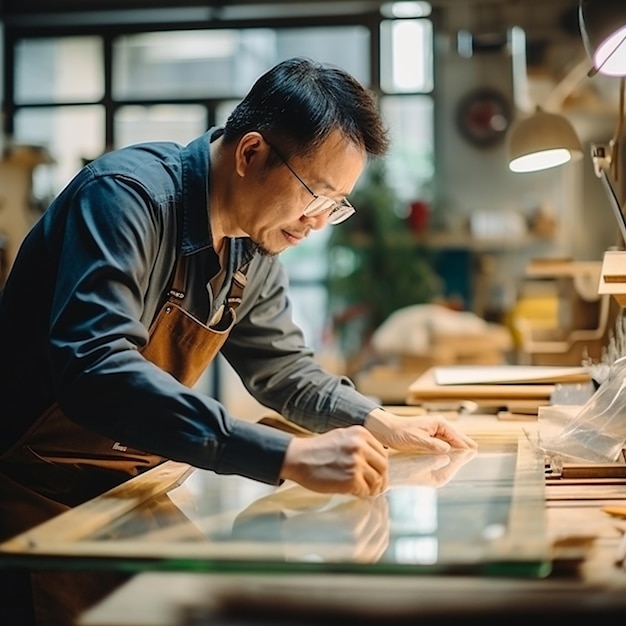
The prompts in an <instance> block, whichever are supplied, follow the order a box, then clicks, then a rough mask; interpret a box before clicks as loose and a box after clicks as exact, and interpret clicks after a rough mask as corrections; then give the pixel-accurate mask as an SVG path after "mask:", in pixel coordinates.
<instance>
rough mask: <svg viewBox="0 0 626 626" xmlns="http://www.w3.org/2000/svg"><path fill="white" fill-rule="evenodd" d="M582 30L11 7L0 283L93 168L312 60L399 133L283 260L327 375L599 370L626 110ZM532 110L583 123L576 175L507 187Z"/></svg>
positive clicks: (483, 18) (227, 387)
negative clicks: (596, 67) (594, 62)
mask: <svg viewBox="0 0 626 626" xmlns="http://www.w3.org/2000/svg"><path fill="white" fill-rule="evenodd" d="M577 12H578V2H577V0H523V1H522V0H430V1H429V2H410V1H398V2H378V1H359V0H342V1H326V2H323V1H322V2H305V1H299V2H279V1H275V2H260V1H252V0H243V1H241V2H239V1H230V2H216V1H211V0H206V1H204V2H197V1H191V0H178V1H177V2H166V1H164V0H156V1H155V0H152V1H151V2H147V1H143V0H19V1H17V0H4V2H3V3H2V5H0V42H1V46H0V68H1V69H0V72H1V78H2V80H1V83H0V97H1V100H2V133H1V135H0V144H1V147H2V155H3V156H2V160H1V161H0V254H1V256H0V284H1V281H2V280H4V278H5V277H6V273H7V272H8V271H9V269H10V265H11V262H12V259H13V257H14V255H15V253H16V251H17V248H18V247H19V244H20V242H21V239H22V238H23V236H24V235H25V233H26V231H27V230H28V228H29V227H30V225H32V223H33V222H34V221H35V220H36V219H37V217H38V216H39V215H41V213H42V212H43V211H45V209H46V207H47V205H48V203H49V202H50V200H51V199H52V198H53V197H54V195H55V194H56V193H57V192H58V191H59V190H60V189H61V188H62V187H63V186H64V185H65V184H66V183H67V181H68V180H69V179H70V178H71V177H72V175H73V174H74V173H75V172H76V171H77V170H78V169H79V168H80V167H81V166H82V165H83V164H84V163H86V162H88V161H90V160H91V159H94V158H96V157H97V156H98V155H100V154H102V153H103V152H106V151H108V150H110V149H113V148H119V147H121V146H124V145H128V144H131V143H135V142H138V141H144V140H155V139H158V140H161V139H167V140H174V141H177V142H181V143H186V142H187V141H189V140H190V139H192V138H194V137H196V136H197V135H199V134H201V133H202V132H204V131H205V130H206V129H207V128H208V127H210V126H212V125H214V124H221V123H223V122H224V121H225V119H226V117H227V116H228V114H229V112H230V111H231V110H232V108H233V107H234V105H235V104H236V103H237V102H238V101H239V99H240V98H241V97H242V96H243V95H244V94H245V93H246V92H247V90H248V88H249V87H250V86H251V84H252V83H253V81H254V80H255V79H256V78H257V77H258V76H259V75H260V74H261V73H263V72H264V71H265V70H267V69H268V68H269V67H271V66H272V65H274V64H275V63H277V62H279V61H281V60H283V59H285V58H288V57H292V56H308V57H311V58H314V59H316V60H319V61H324V62H330V63H333V64H336V65H339V66H341V67H343V68H344V69H346V70H348V71H349V72H351V73H352V74H354V75H355V76H356V77H357V78H358V79H359V80H360V81H361V82H362V83H363V84H364V85H366V86H367V87H368V88H370V89H371V90H373V91H374V92H375V94H376V95H377V97H378V101H379V104H380V109H381V112H382V114H383V116H384V118H385V121H386V123H387V124H388V126H389V128H390V130H391V136H392V147H391V151H390V154H389V157H388V158H387V159H386V160H385V161H384V162H383V163H374V164H372V165H371V166H370V167H368V169H367V171H366V172H365V173H364V175H363V177H362V179H361V180H360V182H359V185H358V187H357V189H356V190H355V192H354V195H353V197H352V198H351V200H352V202H353V204H355V206H356V207H357V214H356V215H355V216H354V217H353V218H352V219H351V220H350V221H348V222H346V223H345V224H342V225H341V226H340V227H338V228H328V229H325V230H324V231H322V232H319V233H316V234H315V236H312V237H310V238H309V240H307V242H306V243H305V244H303V245H301V246H298V247H297V248H294V249H292V250H289V251H288V252H287V253H285V254H284V255H283V259H284V262H285V264H286V265H287V267H288V269H289V273H290V277H291V285H292V290H291V293H292V298H293V303H294V311H295V316H296V320H297V321H298V322H299V323H300V324H301V325H302V327H303V329H304V332H305V335H306V338H307V340H308V342H309V343H310V344H311V345H312V346H313V347H314V348H315V349H316V350H317V351H318V354H319V357H320V359H322V360H323V362H324V364H325V365H326V366H327V367H329V368H330V369H332V370H334V371H337V372H341V373H346V374H348V375H350V376H351V377H352V378H353V379H354V380H355V381H356V382H357V386H359V387H360V388H361V390H363V391H364V392H365V393H368V394H370V395H374V396H376V397H379V398H381V399H382V400H383V401H401V400H402V396H403V393H404V390H405V389H406V386H407V384H408V383H410V381H411V380H413V379H414V378H415V377H416V376H419V375H420V373H421V372H423V371H425V369H427V368H428V367H431V366H432V365H436V364H439V363H543V364H547V363H549V364H552V363H554V364H574V365H576V364H580V363H581V361H583V360H584V359H588V358H592V359H594V358H595V359H599V358H601V356H602V353H603V350H604V349H605V348H606V345H607V342H608V341H609V340H610V336H611V333H612V332H613V329H614V327H615V326H614V324H615V320H616V319H617V317H618V314H617V312H616V311H615V310H614V306H613V303H612V301H611V300H610V299H609V297H608V296H604V297H601V296H599V295H598V293H597V284H598V277H599V271H600V264H601V261H602V257H603V254H604V252H605V250H607V249H609V248H611V247H613V246H618V247H623V245H624V241H623V240H622V239H621V236H620V235H619V232H618V230H617V228H616V222H615V218H614V216H613V214H612V211H611V208H610V206H609V201H608V198H607V195H606V194H605V193H604V190H603V189H602V186H601V182H600V180H599V179H598V177H597V176H596V174H595V173H594V166H593V163H592V160H591V156H590V146H591V144H592V143H608V142H609V141H610V140H611V138H614V137H615V136H616V135H615V133H616V126H618V123H619V120H620V108H621V107H622V104H621V100H620V82H619V81H618V80H616V79H614V78H609V77H606V76H602V75H597V76H594V77H593V78H589V77H588V76H587V70H588V69H589V68H590V67H591V61H590V60H589V59H588V57H587V55H586V53H585V50H584V47H583V42H582V39H581V35H580V31H579V25H578V16H577ZM537 107H541V108H543V109H545V110H548V111H553V112H555V113H558V114H559V115H562V116H565V117H566V118H567V120H568V121H569V122H571V124H572V126H573V127H574V129H575V131H576V134H577V135H578V137H579V138H580V141H581V144H582V147H583V158H582V159H579V160H577V161H574V162H571V163H569V164H567V165H566V166H564V167H561V168H555V169H550V170H546V171H543V172H537V173H526V174H515V173H512V172H511V171H510V170H509V167H508V156H507V140H508V135H509V133H510V129H511V127H512V125H513V124H514V123H515V122H516V121H517V120H519V119H521V118H524V117H525V116H528V115H530V114H531V113H532V112H533V111H535V110H536V109H537ZM618 139H621V137H618ZM618 174H619V172H618ZM622 178H623V177H620V176H617V189H618V191H619V192H620V194H621V192H622V190H623V189H622V187H623V183H622ZM28 288H29V289H36V288H37V286H36V285H29V286H28ZM201 384H202V385H204V386H206V388H207V391H209V392H211V393H215V394H217V395H218V396H219V397H220V398H221V399H222V400H223V401H224V402H225V403H226V404H227V405H228V406H229V408H230V409H231V410H232V411H233V412H239V413H240V414H241V415H242V416H243V415H244V414H245V415H246V416H251V417H254V416H255V415H254V414H255V413H256V412H257V411H259V410H261V409H260V408H259V407H255V406H254V403H251V401H250V399H249V398H247V395H246V393H245V391H244V390H243V389H242V388H241V386H240V384H239V382H238V380H237V378H236V376H234V374H233V373H232V372H230V370H229V369H228V366H227V364H226V363H224V362H219V363H218V365H217V366H215V367H213V368H212V370H211V371H210V372H208V373H207V376H206V378H205V379H204V380H203V381H202V382H201Z"/></svg>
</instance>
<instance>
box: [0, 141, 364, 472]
mask: <svg viewBox="0 0 626 626" xmlns="http://www.w3.org/2000/svg"><path fill="white" fill-rule="evenodd" d="M214 130H215V129H212V130H210V131H208V132H207V133H206V134H204V135H202V136H201V137H199V138H197V139H195V140H193V141H192V142H190V143H189V144H188V145H187V146H181V145H179V144H176V143H173V142H152V143H144V144H140V145H134V146H130V147H127V148H123V149H121V150H117V151H114V152H111V153H108V154H105V155H103V156H101V157H100V158H98V159H96V160H95V161H93V162H92V163H90V164H89V165H87V166H85V167H84V168H83V169H82V170H81V171H80V172H79V173H78V174H77V175H76V176H75V178H74V179H73V180H72V181H71V182H70V183H69V184H68V185H67V187H66V188H65V189H64V190H63V191H62V192H61V193H60V194H59V195H58V196H57V198H56V199H55V200H54V201H53V202H52V204H51V205H50V207H49V208H48V209H47V210H46V212H45V213H44V214H43V215H42V217H41V218H40V219H39V221H38V222H37V223H36V224H35V225H34V227H33V228H32V230H31V231H30V233H29V234H28V235H27V237H26V238H25V240H24V242H23V245H22V250H21V252H20V253H19V254H18V256H17V258H16V260H15V263H14V265H13V267H12V271H11V274H10V276H9V278H8V280H7V282H6V285H5V288H4V290H3V291H2V292H1V293H0V363H1V365H0V394H1V400H0V407H1V408H0V411H1V415H2V427H1V429H0V450H5V449H7V448H9V447H10V446H11V444H12V443H14V442H15V441H16V440H17V439H18V437H20V436H21V435H22V434H23V433H24V432H25V431H26V430H27V429H28V427H29V426H30V425H31V424H32V423H33V422H34V421H35V419H36V418H37V417H38V416H39V415H40V414H41V413H42V412H43V411H44V410H45V409H46V408H47V407H48V406H49V405H50V404H51V403H53V402H54V401H57V402H58V403H59V405H60V406H61V408H62V409H63V411H64V413H65V414H66V415H67V416H68V417H69V418H70V419H73V420H75V421H76V422H79V423H80V424H82V425H84V426H87V427H88V428H92V429H93V430H95V431H98V432H99V433H101V434H103V435H105V436H107V437H109V438H111V439H114V440H115V441H120V442H123V443H124V444H126V445H128V446H132V447H134V448H139V449H142V450H145V451H147V452H152V453H155V454H158V455H161V456H163V457H166V458H170V459H174V460H178V461H183V462H187V463H190V464H192V465H194V466H196V467H201V468H207V469H212V470H214V471H215V472H218V473H224V474H229V473H236V474H241V475H244V476H248V477H251V478H254V479H256V480H260V481H263V482H268V483H276V482H277V481H278V475H279V471H280V467H281V465H282V461H283V457H284V453H285V449H286V447H287V445H288V443H289V441H290V438H291V436H290V435H287V434H286V433H283V432H280V431H277V430H274V429H272V428H269V427H266V426H262V425H259V424H254V423H251V422H249V421H246V420H243V419H237V418H235V417H232V416H230V415H229V414H228V412H227V410H226V409H225V407H224V406H223V405H222V404H220V403H219V402H218V401H216V400H215V399H214V398H211V397H209V396H208V395H207V394H206V393H203V392H201V391H199V390H197V389H190V388H188V387H185V386H184V385H182V384H180V383H179V382H178V381H177V380H175V379H174V378H173V377H172V376H170V375H169V374H167V373H166V372H164V371H162V370H160V369H159V368H157V367H156V366H155V365H153V364H152V363H150V362H149V361H147V360H146V359H145V358H144V357H143V356H142V355H141V353H140V352H139V350H140V349H141V348H142V347H143V346H144V345H145V344H146V342H147V340H148V327H149V325H150V323H151V321H152V319H153V318H154V316H155V314H156V313H157V312H158V309H159V307H160V305H161V303H162V302H163V297H164V294H165V293H166V292H167V289H168V287H169V280H170V278H171V273H172V270H173V267H174V262H175V259H176V253H177V247H178V241H179V233H180V241H181V249H182V253H183V254H185V255H186V256H187V257H188V282H187V295H186V297H185V300H184V306H185V307H186V308H187V309H188V310H189V311H190V312H191V313H192V314H193V315H195V316H196V317H197V318H198V319H200V320H202V321H205V322H206V321H207V320H209V319H210V317H211V316H212V313H213V312H214V311H215V310H216V309H217V308H218V307H219V305H220V304H221V302H222V301H223V298H224V295H225V294H224V291H225V290H226V287H227V285H228V283H229V282H230V281H229V278H230V276H231V275H232V273H233V271H234V270H235V269H237V268H238V267H240V266H241V265H243V264H244V263H245V262H247V261H248V260H250V259H252V260H251V264H250V269H249V271H248V285H247V287H246V289H245V292H244V296H243V301H242V303H241V305H240V307H239V310H238V312H237V323H236V325H235V327H234V328H233V330H232V332H231V334H230V337H229V339H228V341H227V342H226V344H225V346H224V347H223V348H222V354H223V355H224V356H225V357H226V359H227V360H228V361H229V363H230V364H231V365H232V366H233V368H234V369H235V371H236V372H237V373H238V374H239V375H240V376H241V378H242V380H243V382H244V384H245V386H246V388H247V389H248V390H249V391H250V392H251V394H252V395H253V396H254V397H255V398H256V399H257V400H258V401H259V402H260V403H261V404H263V405H265V406H267V407H269V408H271V409H274V410H276V411H278V412H279V413H281V414H282V415H283V416H284V417H286V418H288V419H291V420H293V421H294V422H296V423H299V424H301V425H304V426H306V427H308V428H310V429H311V430H314V431H317V432H323V431H326V430H329V429H331V428H333V427H338V426H346V425H349V424H354V423H363V421H364V420H365V417H366V416H367V414H368V413H369V412H370V411H371V410H372V409H373V408H374V407H375V406H376V405H375V404H374V403H373V402H371V401H370V400H368V399H366V398H364V397H363V396H362V395H360V394H359V393H357V391H356V390H355V389H354V387H353V385H352V383H351V382H350V381H349V380H347V379H346V378H344V377H338V376H333V375H330V374H328V373H326V372H324V371H323V370H322V369H321V368H320V367H319V366H318V365H317V364H316V363H315V361H314V359H313V355H312V353H311V351H310V350H309V349H308V348H307V347H306V346H305V345H304V340H303V337H302V334H301V332H300V330H299V329H298V328H297V327H296V326H295V325H294V323H293V322H292V318H291V308H290V303H289V300H288V297H287V277H286V274H285V271H284V268H283V267H282V264H281V263H280V261H279V260H278V259H277V258H276V257H273V258H271V257H266V256H261V255H258V254H255V253H254V252H253V247H252V246H251V245H250V242H249V240H248V239H247V238H239V239H233V240H231V242H230V259H229V265H228V268H227V279H226V281H225V285H226V286H225V288H224V290H222V292H221V293H218V294H215V295H214V294H213V293H212V291H211V288H210V286H209V281H210V279H211V278H212V277H213V276H214V275H215V274H216V273H217V271H218V269H219V261H218V258H217V255H216V253H215V251H214V250H213V247H212V238H211V232H210V224H209V212H210V189H209V167H210V165H209V159H210V154H209V144H210V138H211V135H212V133H213V132H214Z"/></svg>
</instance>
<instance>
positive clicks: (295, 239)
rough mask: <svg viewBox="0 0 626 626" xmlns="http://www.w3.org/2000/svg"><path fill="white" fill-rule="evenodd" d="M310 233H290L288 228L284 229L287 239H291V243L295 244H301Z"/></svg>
mask: <svg viewBox="0 0 626 626" xmlns="http://www.w3.org/2000/svg"><path fill="white" fill-rule="evenodd" d="M307 234H308V233H290V232H288V231H286V230H283V235H284V236H285V239H287V241H289V243H290V245H292V246H295V245H297V244H299V243H300V242H301V241H302V240H303V239H305V238H306V236H307Z"/></svg>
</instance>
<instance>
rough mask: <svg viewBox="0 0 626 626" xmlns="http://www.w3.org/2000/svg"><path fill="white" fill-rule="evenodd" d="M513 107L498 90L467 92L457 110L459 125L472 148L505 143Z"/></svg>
mask: <svg viewBox="0 0 626 626" xmlns="http://www.w3.org/2000/svg"><path fill="white" fill-rule="evenodd" d="M511 117H512V116H511V107H510V105H509V102H508V100H507V98H506V97H505V96H504V95H503V94H502V93H501V92H499V91H497V90H495V89H491V88H489V87H482V88H480V89H476V90H474V91H471V92H470V93H468V94H467V95H466V96H465V97H464V98H463V99H462V100H461V101H460V102H459V105H458V107H457V125H458V127H459V131H460V132H461V134H462V135H463V136H464V137H465V138H466V139H467V140H468V141H469V142H470V143H471V144H473V145H475V146H478V147H480V148H486V147H490V146H493V145H495V144H496V143H498V142H499V141H500V140H502V139H503V138H504V136H505V134H506V131H507V130H508V128H509V126H510V124H511V121H512V120H511Z"/></svg>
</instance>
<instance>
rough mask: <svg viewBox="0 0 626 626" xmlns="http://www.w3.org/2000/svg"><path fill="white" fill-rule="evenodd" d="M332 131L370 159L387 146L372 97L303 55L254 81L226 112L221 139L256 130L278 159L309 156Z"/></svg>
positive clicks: (339, 71)
mask: <svg viewBox="0 0 626 626" xmlns="http://www.w3.org/2000/svg"><path fill="white" fill-rule="evenodd" d="M333 130H339V131H340V132H341V133H342V134H343V135H344V136H345V137H346V138H347V139H348V140H350V141H352V142H354V143H355V144H356V145H358V146H362V147H363V148H364V149H365V152H366V153H367V154H368V155H370V156H383V155H384V154H385V153H386V152H387V150H388V148H389V138H388V131H387V129H386V128H385V127H384V124H383V121H382V119H381V116H380V113H379V111H378V107H377V104H376V100H375V98H374V95H373V93H371V92H370V91H369V90H367V89H366V88H365V87H363V85H361V83H359V82H358V81H357V80H356V79H355V78H354V77H353V76H352V75H350V74H349V73H348V72H346V71H344V70H342V69H340V68H339V67H336V66H333V65H329V64H323V63H319V62H315V61H312V60H311V59H307V58H304V57H297V58H293V59H288V60H286V61H283V62H281V63H279V64H278V65H275V66H274V67H273V68H271V69H270V70H268V71H267V72H266V73H265V74H263V75H262V76H260V77H259V78H258V79H257V81H256V82H255V83H254V85H253V86H252V88H251V89H250V91H249V92H248V94H247V95H246V96H245V98H244V99H243V100H242V101H241V102H240V103H239V104H238V105H237V107H236V108H235V110H234V111H233V112H232V113H231V114H230V116H229V118H228V120H227V122H226V125H225V126H224V135H223V138H224V141H225V142H226V143H229V142H232V141H236V140H238V139H239V138H241V137H242V136H243V135H244V134H245V133H247V132H251V131H258V132H260V133H261V134H262V135H263V136H264V137H266V139H267V140H268V141H269V142H270V143H272V144H273V145H276V146H278V147H280V151H281V155H283V156H284V157H285V158H289V157H291V156H293V155H296V154H297V155H307V154H309V153H311V152H312V151H314V150H315V149H316V148H317V147H319V145H320V144H321V143H323V141H324V140H325V139H326V138H327V137H328V135H329V134H330V133H331V132H332V131H333Z"/></svg>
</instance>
